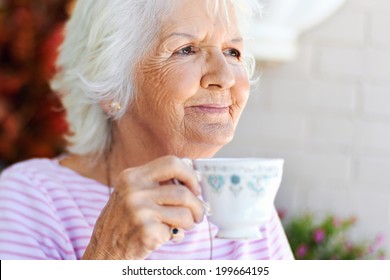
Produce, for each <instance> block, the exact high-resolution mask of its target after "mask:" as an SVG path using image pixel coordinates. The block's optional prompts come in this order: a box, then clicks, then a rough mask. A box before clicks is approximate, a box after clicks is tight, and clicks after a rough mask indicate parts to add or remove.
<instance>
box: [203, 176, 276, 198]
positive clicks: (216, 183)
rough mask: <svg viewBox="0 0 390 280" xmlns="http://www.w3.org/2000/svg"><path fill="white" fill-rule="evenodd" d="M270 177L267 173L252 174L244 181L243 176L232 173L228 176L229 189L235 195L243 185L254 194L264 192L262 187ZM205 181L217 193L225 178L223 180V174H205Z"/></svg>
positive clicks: (221, 187)
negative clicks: (260, 174)
mask: <svg viewBox="0 0 390 280" xmlns="http://www.w3.org/2000/svg"><path fill="white" fill-rule="evenodd" d="M244 177H245V176H244ZM272 178H273V177H272V176H268V175H263V176H253V177H251V178H248V179H247V180H246V182H245V178H241V177H240V176H239V175H236V174H233V175H231V176H230V177H229V179H230V180H229V181H230V182H229V190H230V191H231V192H232V193H233V194H234V195H235V196H238V195H239V194H240V192H241V191H242V190H243V189H244V187H247V188H249V189H251V190H252V191H253V192H255V194H256V195H260V194H263V193H264V188H265V186H266V185H267V184H268V180H270V179H272ZM207 181H208V183H209V185H210V186H211V188H212V189H213V190H214V191H215V192H217V193H218V192H221V190H222V189H223V187H224V185H225V183H226V181H227V180H225V177H224V176H223V175H220V174H211V175H208V176H207Z"/></svg>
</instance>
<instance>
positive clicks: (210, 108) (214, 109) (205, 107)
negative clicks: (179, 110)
mask: <svg viewBox="0 0 390 280" xmlns="http://www.w3.org/2000/svg"><path fill="white" fill-rule="evenodd" d="M187 109H190V110H194V111H196V112H199V113H207V114H225V113H227V112H229V105H225V104H201V105H195V106H190V107H187Z"/></svg>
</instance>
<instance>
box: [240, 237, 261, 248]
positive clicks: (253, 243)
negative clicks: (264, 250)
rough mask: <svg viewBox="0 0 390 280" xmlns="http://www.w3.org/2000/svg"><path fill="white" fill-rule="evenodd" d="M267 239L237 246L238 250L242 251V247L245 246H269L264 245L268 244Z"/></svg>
mask: <svg viewBox="0 0 390 280" xmlns="http://www.w3.org/2000/svg"><path fill="white" fill-rule="evenodd" d="M267 241H268V240H267V238H266V237H265V238H263V239H259V240H255V241H250V242H249V243H248V242H244V243H241V244H239V245H238V246H237V249H241V248H242V247H244V246H250V247H254V246H257V245H258V246H264V245H265V246H267V244H264V243H267Z"/></svg>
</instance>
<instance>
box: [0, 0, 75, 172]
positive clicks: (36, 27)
mask: <svg viewBox="0 0 390 280" xmlns="http://www.w3.org/2000/svg"><path fill="white" fill-rule="evenodd" d="M68 2H69V1H67V0H5V1H3V4H1V5H2V6H0V163H1V162H2V163H3V164H5V165H7V164H11V163H14V162H17V161H20V160H24V159H27V158H31V157H52V156H55V155H56V154H58V153H60V152H61V151H62V150H63V147H64V140H63V137H62V136H63V135H64V133H66V131H67V124H66V122H65V119H64V110H63V109H62V107H61V103H60V101H59V99H58V97H57V96H56V95H55V94H54V93H53V92H51V90H50V87H49V85H48V79H50V78H51V77H52V75H53V74H54V72H55V66H54V62H55V60H56V56H57V48H58V46H59V45H60V43H61V41H62V26H63V24H64V22H65V20H66V18H67V14H66V8H67V4H68Z"/></svg>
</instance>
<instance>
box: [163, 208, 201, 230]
mask: <svg viewBox="0 0 390 280" xmlns="http://www.w3.org/2000/svg"><path fill="white" fill-rule="evenodd" d="M158 215H159V219H160V221H161V222H162V223H165V224H168V225H171V226H174V227H177V228H183V229H185V230H190V229H192V228H193V227H194V226H195V220H194V218H193V216H192V213H191V211H190V210H189V209H188V208H185V207H180V206H160V207H159V208H158Z"/></svg>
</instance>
